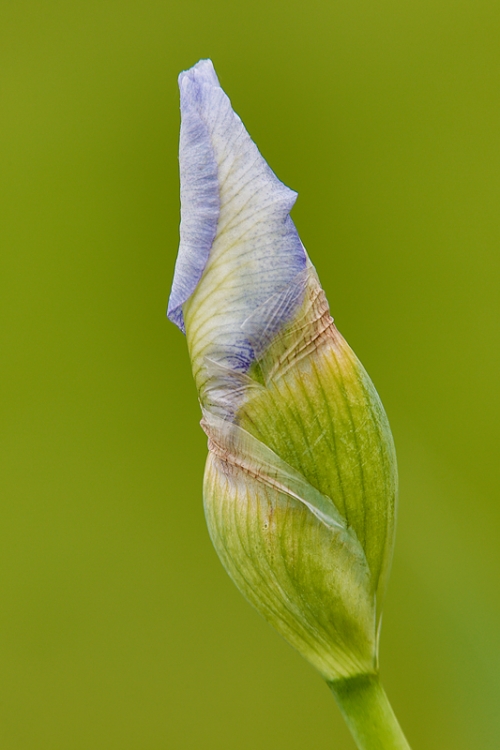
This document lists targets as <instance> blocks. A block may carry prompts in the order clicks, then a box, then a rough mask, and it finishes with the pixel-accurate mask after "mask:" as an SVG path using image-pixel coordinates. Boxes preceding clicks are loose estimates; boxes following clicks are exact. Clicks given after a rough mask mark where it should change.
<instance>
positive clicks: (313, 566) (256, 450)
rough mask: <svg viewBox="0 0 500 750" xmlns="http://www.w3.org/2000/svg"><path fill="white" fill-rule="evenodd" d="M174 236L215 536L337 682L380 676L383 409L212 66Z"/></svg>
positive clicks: (390, 505)
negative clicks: (205, 443) (204, 435)
mask: <svg viewBox="0 0 500 750" xmlns="http://www.w3.org/2000/svg"><path fill="white" fill-rule="evenodd" d="M179 83H180V90H181V114H182V124H181V138H180V174H181V230H180V235H181V239H180V247H179V255H178V259H177V263H176V269H175V275H174V281H173V286H172V292H171V296H170V301H169V309H168V315H169V317H170V319H171V320H172V321H173V322H175V323H176V324H177V325H178V326H179V327H180V328H181V330H183V331H185V333H186V337H187V342H188V347H189V353H190V357H191V362H192V367H193V375H194V378H195V382H196V386H197V389H198V394H199V399H200V403H201V407H202V412H203V419H202V427H203V429H204V430H205V432H206V433H207V436H208V447H209V455H208V459H207V464H206V470H205V479H204V504H205V514H206V519H207V524H208V529H209V532H210V536H211V538H212V541H213V544H214V546H215V549H216V550H217V553H218V555H219V557H220V559H221V561H222V563H223V565H224V567H225V568H226V570H227V572H228V573H229V575H230V576H231V578H232V579H233V581H234V582H235V584H236V585H237V586H238V588H239V589H240V591H241V592H242V593H243V594H244V596H245V597H246V598H247V599H248V600H249V601H250V602H251V603H252V604H253V605H254V606H255V607H256V609H257V610H258V611H259V612H260V613H261V614H262V615H263V616H264V617H265V618H266V619H267V620H268V621H269V622H270V623H271V624H272V625H273V626H274V627H275V628H276V630H278V631H279V632H280V633H281V634H282V635H283V636H284V637H285V638H286V639H287V640H288V641H289V643H291V644H292V645H293V646H294V647H295V648H296V649H297V650H298V651H299V652H300V653H302V654H303V655H304V656H305V658H307V659H308V660H309V662H310V663H311V664H313V665H314V666H315V667H316V668H317V669H318V670H319V671H320V672H321V674H322V675H323V676H324V677H325V678H326V679H327V680H329V681H332V680H338V679H342V678H347V677H353V676H355V675H358V674H371V673H374V672H376V671H377V643H378V626H379V622H380V609H381V604H382V600H383V596H384V592H385V588H386V584H387V577H388V573H389V567H390V560H391V556H392V548H393V539H394V523H395V511H396V493H397V474H396V460H395V453H394V446H393V441H392V436H391V432H390V428H389V424H388V421H387V417H386V415H385V412H384V409H383V407H382V404H381V403H380V400H379V398H378V395H377V393H376V391H375V389H374V387H373V385H372V383H371V381H370V379H369V377H368V375H367V373H366V372H365V370H364V368H363V367H362V365H361V363H360V362H359V360H358V359H357V358H356V356H355V354H354V353H353V351H352V350H351V349H350V347H349V346H348V345H347V343H346V342H345V340H344V339H343V338H342V336H341V335H340V333H339V332H338V331H337V329H336V327H335V325H334V323H333V320H332V318H331V316H330V312H329V309H328V303H327V301H326V298H325V295H324V293H323V290H322V289H321V286H320V284H319V281H318V278H317V275H316V272H315V270H314V267H313V266H312V264H311V262H310V260H309V258H308V256H307V254H306V251H305V250H304V247H303V245H302V243H301V241H300V239H299V236H298V234H297V231H296V229H295V226H294V224H293V222H292V220H291V218H290V215H289V213H290V210H291V208H292V206H293V204H294V202H295V200H296V197H297V196H296V193H294V192H293V191H291V190H289V189H288V188H287V187H285V186H284V185H283V184H282V183H281V182H280V181H279V180H278V179H277V177H276V176H275V175H274V174H273V172H272V171H271V170H270V168H269V167H268V165H267V164H266V162H265V161H264V159H263V158H262V156H261V155H260V153H259V151H258V150H257V147H256V146H255V144H254V143H253V142H252V140H251V139H250V137H249V135H248V133H247V132H246V130H245V128H244V126H243V124H242V122H241V120H240V119H239V117H238V116H237V115H236V114H235V113H234V111H233V110H232V107H231V104H230V101H229V99H228V98H227V96H226V94H225V93H224V92H223V91H222V89H221V88H220V86H219V83H218V80H217V77H216V75H215V71H214V69H213V66H212V64H211V62H210V61H208V60H204V61H200V62H199V63H198V64H197V65H195V66H194V67H193V68H191V69H190V70H188V71H186V72H184V73H181V75H180V78H179Z"/></svg>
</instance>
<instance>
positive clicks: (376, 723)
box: [328, 675, 410, 750]
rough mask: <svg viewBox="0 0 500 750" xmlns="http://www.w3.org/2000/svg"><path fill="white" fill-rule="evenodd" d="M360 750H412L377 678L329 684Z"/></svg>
mask: <svg viewBox="0 0 500 750" xmlns="http://www.w3.org/2000/svg"><path fill="white" fill-rule="evenodd" d="M328 686H329V688H330V689H331V691H332V693H333V694H334V696H335V699H336V701H337V703H338V705H339V708H340V710H341V711H342V714H343V716H344V719H345V720H346V722H347V726H348V727H349V729H350V730H351V733H352V736H353V737H354V739H355V741H356V745H357V746H358V749H359V750H410V746H409V744H408V742H407V741H406V738H405V736H404V734H403V732H402V730H401V727H400V726H399V724H398V720H397V719H396V716H395V715H394V711H393V710H392V708H391V704H390V703H389V700H388V698H387V695H386V694H385V691H384V688H383V687H382V685H381V684H380V681H379V678H378V675H359V676H357V677H352V678H351V679H346V680H335V681H334V682H329V683H328Z"/></svg>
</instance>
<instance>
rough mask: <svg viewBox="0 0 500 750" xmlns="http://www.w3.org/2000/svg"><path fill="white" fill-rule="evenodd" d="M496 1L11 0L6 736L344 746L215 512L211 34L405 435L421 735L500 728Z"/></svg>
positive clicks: (401, 606) (400, 633)
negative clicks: (170, 306) (184, 299)
mask: <svg viewBox="0 0 500 750" xmlns="http://www.w3.org/2000/svg"><path fill="white" fill-rule="evenodd" d="M499 38H500V6H499V4H498V2H497V0H453V2H452V0H410V1H409V2H404V3H401V2H396V1H395V0H380V2H376V3H375V2H373V1H372V0H333V1H332V0H329V1H328V2H327V1H326V0H322V1H321V2H318V0H309V2H307V3H306V2H305V1H304V0H302V1H301V2H297V0H274V2H269V0H253V2H229V0H212V2H205V1H202V0H191V2H189V3H188V2H181V1H180V0H170V1H168V0H163V2H159V0H145V1H144V2H138V0H136V1H135V2H131V1H130V0H120V1H119V2H118V0H85V1H83V0H73V1H72V2H63V0H18V1H17V2H11V1H9V0H4V1H3V2H2V3H1V5H0V102H1V104H0V175H1V176H0V192H1V197H0V201H1V203H0V205H1V212H0V213H1V222H0V284H1V287H2V290H1V299H0V305H1V321H2V322H1V332H0V336H1V362H2V364H1V367H0V399H1V413H2V427H1V464H2V466H1V474H0V476H1V480H0V482H1V505H0V508H1V512H0V591H1V605H0V665H1V666H0V745H1V747H2V748H5V750H45V749H47V750H49V749H50V750H90V749H92V750H101V749H102V750H114V749H115V748H116V749H117V750H192V749H194V748H196V749H197V750H198V749H200V750H215V749H217V750H234V749H235V748H238V749H239V750H254V749H255V748H262V750H267V749H268V748H269V749H270V748H273V750H280V749H281V748H283V750H285V748H286V750H303V748H306V747H307V748H315V750H323V749H324V750H327V748H328V749H331V748H335V749H336V750H349V749H351V750H352V748H354V744H353V742H352V740H351V739H350V737H349V735H348V732H347V730H346V728H345V727H344V725H343V723H342V719H341V717H340V713H339V712H338V709H337V708H336V706H335V704H334V702H333V699H332V697H331V695H330V693H329V691H328V690H327V688H326V687H325V686H324V684H323V683H322V681H321V679H320V678H319V677H318V676H317V674H316V673H315V672H314V671H313V670H312V669H311V668H310V667H309V666H308V665H307V664H306V663H305V662H303V661H302V659H301V658H300V657H299V656H298V655H296V654H295V653H294V652H293V651H292V650H291V649H290V648H289V647H288V646H287V645H286V644H285V643H284V642H283V641H282V640H281V639H280V637H279V636H277V635H276V634H275V633H274V632H273V631H272V630H271V628H270V627H269V626H268V625H267V624H266V623H265V622H264V621H263V620H261V618H260V617H259V616H258V615H257V614H256V613H255V612H254V611H253V610H252V609H251V608H250V607H249V606H248V605H247V603H246V602H245V601H244V600H243V599H242V597H241V596H240V594H239V593H238V592H237V591H236V589H235V588H234V586H233V585H232V583H231V582H230V580H229V579H228V578H227V576H226V574H225V573H224V571H223V569H222V567H221V566H220V564H219V562H218V560H217V558H216V555H215V553H214V551H213V550H212V548H211V545H210V542H209V539H208V535H207V532H206V530H205V525H204V518H203V510H202V503H201V480H202V472H203V465H204V459H205V454H206V441H205V436H204V435H203V433H202V431H201V430H200V429H199V426H198V421H199V417H200V414H199V409H198V404H197V399H196V393H195V389H194V387H193V384H192V382H191V376H190V368H189V362H188V357H187V352H186V347H185V341H184V338H183V336H182V335H181V334H180V332H179V331H178V330H177V329H176V328H174V326H172V325H171V324H169V323H168V322H167V320H166V318H165V308H166V304H167V299H168V292H169V287H170V282H171V278H172V273H173V265H174V260H175V256H176V252H177V243H178V222H179V198H178V166H177V142H178V127H179V110H178V93H177V83H176V77H177V74H178V72H179V71H180V70H182V69H184V68H187V67H189V66H191V65H192V64H194V63H195V62H196V61H197V60H198V59H199V58H200V57H208V56H209V57H211V58H212V59H213V61H214V63H215V66H216V68H217V71H218V74H219V77H220V80H221V83H222V85H223V86H224V88H225V89H226V90H227V91H228V92H229V94H230V96H231V98H232V101H233V105H234V107H235V109H236V111H238V113H239V114H240V115H241V117H242V118H243V120H244V122H245V123H246V126H247V128H248V129H249V131H250V133H251V134H252V136H253V138H254V139H255V141H256V142H257V143H258V145H259V147H260V149H261V151H262V153H263V154H264V156H265V157H266V159H267V160H268V161H269V163H270V164H271V166H272V167H273V169H274V170H275V171H276V173H277V174H278V175H279V176H280V178H281V179H282V180H283V181H284V182H286V183H287V184H288V185H290V186H291V187H293V188H294V189H296V190H298V191H299V194H300V196H299V200H298V203H297V205H296V208H295V209H294V212H293V217H294V219H295V222H296V224H297V226H298V229H299V232H300V234H301V237H302V239H303V241H304V243H305V245H306V247H307V248H308V250H309V253H310V255H311V257H312V259H313V261H314V262H315V264H316V266H317V268H318V271H319V274H320V277H321V279H322V282H323V285H324V287H325V289H326V291H327V294H328V297H329V300H330V304H331V308H332V312H333V314H334V315H335V318H336V322H337V325H338V326H339V328H340V330H341V331H342V332H343V334H344V335H345V336H346V338H347V339H348V341H349V342H350V344H351V345H352V346H353V348H354V349H355V351H356V352H357V354H358V355H359V357H360V358H361V360H362V361H363V363H364V365H365V366H366V368H367V369H368V371H369V372H370V374H371V376H372V378H373V380H374V382H375V384H376V386H377V388H378V390H379V392H380V394H381V396H382V399H383V401H384V404H385V406H386V409H387V412H388V414H389V418H390V420H391V423H392V426H393V431H394V435H395V440H396V445H397V449H398V453H399V462H400V475H401V504H400V516H399V530H398V537H397V549H396V555H395V560H394V568H393V575H392V580H391V585H390V589H389V594H388V599H387V604H386V607H385V614H384V627H383V632H382V644H381V663H382V675H383V680H384V683H385V686H386V690H387V692H388V694H389V696H390V698H391V700H392V702H393V705H394V707H395V710H396V712H397V714H398V716H399V718H400V721H401V723H402V725H403V727H404V729H405V731H406V733H407V735H408V738H409V740H410V743H411V744H412V747H413V748H414V750H418V749H419V748H422V749H423V748H425V749H426V750H448V749H449V750H470V748H481V750H498V747H500V711H499V709H498V704H499V699H500V685H499V680H500V676H499V675H500V645H499V636H500V593H499V586H500V580H499V579H500V576H499V571H500V545H499V541H498V540H499V536H500V507H499V486H500V460H499V456H498V449H499V424H500V397H499V387H498V381H499V368H500V325H499V313H500V299H499V282H500V259H499V247H500V214H499V205H500V44H499Z"/></svg>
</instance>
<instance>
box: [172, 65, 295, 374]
mask: <svg viewBox="0 0 500 750" xmlns="http://www.w3.org/2000/svg"><path fill="white" fill-rule="evenodd" d="M179 85H180V90H181V114H182V124H181V140H180V174H181V202H182V213H181V241H180V247H179V256H178V260H177V264H176V269H175V275H174V282H173V286H172V293H171V297H170V301H169V308H168V315H169V317H170V319H171V320H172V321H173V322H175V323H176V324H177V325H179V327H180V328H182V329H184V327H185V328H186V331H187V329H188V328H190V330H189V332H188V333H189V335H188V343H189V347H190V354H191V359H192V362H193V370H194V374H195V378H197V381H198V387H199V389H202V386H203V383H202V382H200V381H201V380H203V379H205V380H206V373H205V370H204V368H205V360H206V358H207V357H208V358H209V359H211V360H213V361H215V362H218V363H219V364H222V365H225V366H228V367H230V368H232V369H235V370H237V371H239V372H246V371H247V370H248V368H249V366H250V365H251V363H252V361H253V359H254V351H253V347H252V345H251V343H250V341H249V339H248V337H247V336H246V334H245V332H244V331H243V329H242V326H243V324H244V322H245V320H246V319H247V318H248V317H249V316H250V315H252V313H254V311H255V310H256V309H257V308H258V307H260V306H261V305H262V304H263V303H264V302H265V301H266V300H267V299H268V298H269V297H271V296H272V295H274V294H276V293H277V292H279V291H280V290H281V289H284V288H286V287H287V286H288V285H290V284H291V283H292V281H293V280H294V278H296V277H297V274H299V273H300V272H301V271H303V270H304V269H305V267H306V262H307V261H306V253H305V250H304V248H303V246H302V243H301V241H300V239H299V236H298V234H297V231H296V229H295V226H294V224H293V222H292V220H291V218H290V216H289V212H290V210H291V208H292V206H293V204H294V202H295V200H296V197H297V194H296V193H295V192H293V191H292V190H290V189H289V188H287V187H286V186H285V185H283V183H281V182H280V181H279V180H278V178H277V177H276V176H275V175H274V173H273V172H272V171H271V169H270V168H269V167H268V165H267V164H266V162H265V161H264V159H263V158H262V156H261V155H260V153H259V151H258V149H257V147H256V146H255V144H254V143H253V141H252V140H251V138H250V136H249V135H248V133H247V131H246V130H245V128H244V126H243V123H242V122H241V120H240V118H239V117H238V115H236V113H235V112H234V111H233V109H232V107H231V103H230V101H229V99H228V97H227V96H226V94H225V93H224V92H223V90H222V89H221V88H220V86H219V83H218V81H217V77H216V75H215V72H214V69H213V66H212V63H211V62H210V61H209V60H202V61H200V62H199V63H198V64H197V65H195V66H194V67H193V68H191V69H190V70H188V71H186V72H184V73H181V75H180V77H179ZM292 312H293V310H291V309H290V306H288V307H287V308H284V309H283V315H282V317H281V318H280V317H279V316H277V317H276V318H275V320H274V325H275V327H276V330H279V327H280V326H281V325H282V324H283V322H284V321H286V320H287V319H288V318H289V317H290V315H291V314H292ZM268 334H269V332H268Z"/></svg>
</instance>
